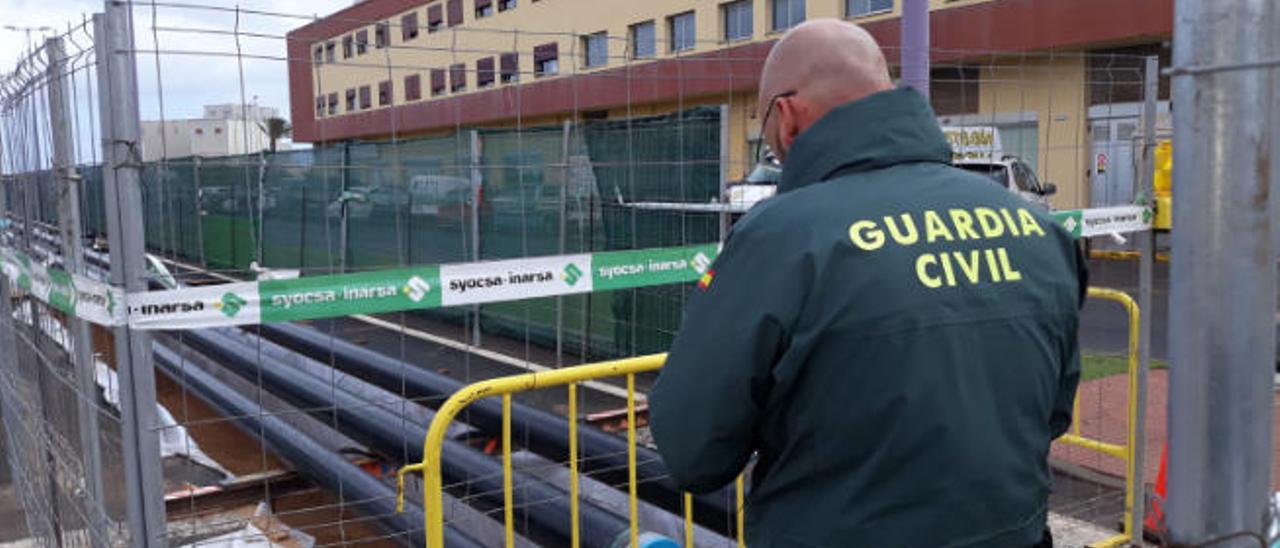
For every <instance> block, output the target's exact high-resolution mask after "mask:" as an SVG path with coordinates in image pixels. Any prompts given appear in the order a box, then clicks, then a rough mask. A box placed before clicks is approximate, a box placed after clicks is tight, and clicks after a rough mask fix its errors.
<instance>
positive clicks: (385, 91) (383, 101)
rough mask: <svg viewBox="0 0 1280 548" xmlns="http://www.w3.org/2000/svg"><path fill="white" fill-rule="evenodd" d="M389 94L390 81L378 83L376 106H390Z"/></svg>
mask: <svg viewBox="0 0 1280 548" xmlns="http://www.w3.org/2000/svg"><path fill="white" fill-rule="evenodd" d="M391 93H392V92H391V80H383V81H381V82H378V106H380V107H385V106H387V105H390V104H391Z"/></svg>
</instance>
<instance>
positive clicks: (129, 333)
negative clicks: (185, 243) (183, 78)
mask: <svg viewBox="0 0 1280 548" xmlns="http://www.w3.org/2000/svg"><path fill="white" fill-rule="evenodd" d="M130 6H131V4H126V3H121V2H117V1H116V0H106V1H105V9H104V13H102V14H95V15H94V17H93V23H94V33H93V35H94V48H95V50H96V51H97V57H98V89H99V98H100V102H101V109H100V113H101V117H102V122H101V127H102V139H103V143H102V158H103V169H102V175H103V186H104V188H105V191H106V192H105V196H106V197H105V199H106V214H107V240H108V245H109V246H110V251H111V285H112V286H114V287H116V288H119V289H123V290H124V291H126V292H142V291H146V290H147V278H146V248H145V240H144V239H143V234H142V228H143V227H142V207H141V206H142V187H141V168H142V158H141V151H140V150H139V146H140V145H141V143H140V140H141V133H142V128H141V122H140V121H139V113H138V82H137V66H136V59H135V57H134V55H135V53H134V49H133V13H132V8H131V7H130ZM126 308H127V305H126ZM130 312H132V311H130ZM114 332H115V341H116V355H115V359H116V370H117V372H118V373H119V377H120V415H121V416H120V422H121V425H122V429H123V431H124V432H123V434H124V435H123V443H124V475H125V487H126V496H127V502H128V515H129V530H130V533H131V535H130V536H131V537H132V538H131V541H132V545H133V546H136V547H138V548H145V547H149V546H163V545H164V544H165V513H164V485H163V483H162V480H163V478H162V474H163V471H162V470H161V467H160V442H159V438H158V434H157V429H158V426H159V424H158V421H157V419H156V385H155V370H154V368H153V366H152V357H151V336H150V335H148V334H147V333H146V332H142V331H134V330H132V329H129V326H128V325H123V326H117V327H116V328H115V329H114Z"/></svg>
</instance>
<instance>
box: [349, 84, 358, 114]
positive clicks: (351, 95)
mask: <svg viewBox="0 0 1280 548" xmlns="http://www.w3.org/2000/svg"><path fill="white" fill-rule="evenodd" d="M355 110H356V90H355V89H354V88H353V89H349V90H347V112H355Z"/></svg>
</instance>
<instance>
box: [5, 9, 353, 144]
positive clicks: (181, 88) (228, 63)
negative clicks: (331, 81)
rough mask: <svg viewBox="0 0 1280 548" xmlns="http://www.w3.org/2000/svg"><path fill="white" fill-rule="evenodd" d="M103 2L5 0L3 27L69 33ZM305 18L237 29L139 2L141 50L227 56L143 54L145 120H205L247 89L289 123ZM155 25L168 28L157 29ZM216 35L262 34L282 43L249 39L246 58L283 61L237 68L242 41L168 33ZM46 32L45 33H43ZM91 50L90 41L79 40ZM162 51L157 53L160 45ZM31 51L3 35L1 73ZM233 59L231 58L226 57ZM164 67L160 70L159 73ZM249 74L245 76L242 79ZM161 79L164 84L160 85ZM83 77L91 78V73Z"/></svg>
mask: <svg viewBox="0 0 1280 548" xmlns="http://www.w3.org/2000/svg"><path fill="white" fill-rule="evenodd" d="M184 1H185V2H187V3H192V4H200V5H207V6H216V7H221V8H229V9H230V10H234V9H235V8H236V7H237V6H239V7H240V8H241V9H245V10H260V11H269V12H278V13H286V14H294V15H300V16H314V15H319V16H324V15H327V14H331V13H333V12H335V11H337V10H339V9H342V8H343V7H346V6H348V5H350V4H351V3H352V2H351V0H250V1H248V2H244V3H240V4H236V3H233V2H228V1H226V0H184ZM102 7H103V3H102V2H101V1H84V0H0V29H3V27H6V26H10V25H13V26H20V27H40V26H51V27H55V28H58V29H60V30H65V29H66V28H67V25H68V24H76V25H78V24H79V23H80V21H81V20H82V17H85V16H88V15H90V14H92V13H93V12H95V11H101V10H102ZM306 23H307V21H306V20H304V19H301V18H281V17H270V16H264V15H245V14H242V15H241V17H240V21H239V25H238V27H237V21H236V14H235V13H234V11H225V12H220V11H213V10H201V9H189V8H183V9H178V8H165V7H160V8H156V9H155V13H154V14H153V9H152V7H151V6H149V5H145V4H137V5H135V8H134V24H135V27H136V29H137V47H138V49H140V50H159V51H161V52H173V51H200V52H216V53H218V54H220V55H209V54H201V55H176V54H173V53H161V54H160V55H159V56H158V59H157V55H156V54H155V53H150V52H147V53H139V54H138V73H139V75H138V76H139V92H140V95H141V105H142V115H143V119H157V118H158V117H159V116H160V115H161V103H162V102H163V115H164V117H165V118H166V119H177V118H190V117H198V116H200V114H201V106H202V105H205V104H215V103H239V102H240V101H241V83H242V82H243V88H244V89H243V96H244V100H245V102H253V101H254V98H255V97H256V98H257V103H258V104H260V105H264V106H272V107H276V108H278V109H280V112H281V114H282V115H283V116H284V117H285V118H288V117H289V108H288V94H289V83H288V75H287V71H286V66H285V63H284V62H283V60H282V59H283V58H284V57H285V41H284V39H283V38H282V37H283V35H284V34H285V33H286V32H288V31H289V30H291V29H294V28H297V27H300V26H302V25H304V24H306ZM155 27H161V29H160V30H156V29H155ZM165 27H169V28H178V27H181V28H197V29H211V30H217V31H222V32H227V33H231V32H233V31H235V30H236V29H237V28H239V30H240V31H241V32H252V33H261V34H267V35H272V36H278V38H256V37H244V36H242V37H241V39H240V49H241V51H242V52H243V53H244V54H245V55H260V56H267V57H271V58H276V59H281V60H262V59H250V58H244V59H242V61H243V67H241V63H239V62H237V57H236V56H235V53H236V51H237V44H236V39H235V36H232V35H218V34H206V33H194V32H189V31H181V32H176V31H169V30H163V28H165ZM37 34H38V33H37ZM78 38H79V39H80V41H81V42H82V43H85V44H87V43H88V38H87V36H83V35H81V36H79V37H78ZM157 43H158V44H159V47H156V44H157ZM25 49H26V35H25V34H24V33H23V32H14V31H11V30H0V73H7V72H10V71H12V70H13V67H14V64H15V63H16V62H17V60H18V59H19V58H20V57H21V56H22V54H23V51H24V50H25ZM223 55H225V56H223ZM157 63H158V65H159V66H158V68H159V70H158V71H157ZM241 70H243V74H244V77H243V78H241V77H240V73H241ZM157 72H158V73H159V77H158V81H159V82H160V83H161V85H159V86H157ZM81 78H85V76H84V75H82V76H81Z"/></svg>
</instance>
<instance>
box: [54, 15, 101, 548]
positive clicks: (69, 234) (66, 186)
mask: <svg viewBox="0 0 1280 548" xmlns="http://www.w3.org/2000/svg"><path fill="white" fill-rule="evenodd" d="M45 52H46V53H47V54H48V56H49V69H48V80H49V88H48V92H49V125H50V128H51V130H52V136H53V176H54V179H55V181H56V182H57V185H58V189H57V190H58V225H59V231H60V232H61V234H60V236H61V238H62V266H63V268H64V269H66V271H67V272H70V273H72V274H76V275H80V276H84V275H85V274H86V272H85V268H84V249H83V241H84V240H83V237H82V234H81V232H80V230H81V228H80V227H81V225H80V175H79V174H78V173H77V171H76V168H75V158H74V151H75V141H74V137H73V136H72V135H71V102H70V97H69V96H68V92H67V89H66V82H67V79H68V78H67V76H66V75H65V72H66V70H67V55H66V52H65V50H64V49H63V45H62V39H61V38H50V39H49V40H47V41H46V42H45ZM67 321H68V323H69V324H70V325H69V327H70V335H71V345H72V348H71V350H72V352H71V359H72V360H73V363H74V365H75V371H76V388H77V390H78V391H79V392H80V398H79V399H78V405H77V407H78V414H79V426H80V452H81V454H80V456H81V459H82V462H83V465H84V489H85V495H86V498H87V499H88V501H89V506H90V511H89V519H90V520H92V521H93V522H94V523H92V524H91V525H92V527H91V529H90V531H92V532H93V533H92V534H90V537H91V538H92V539H93V542H95V544H98V545H104V541H105V535H104V533H105V531H106V524H105V523H104V522H103V521H102V518H103V517H105V516H106V514H105V507H104V506H103V505H102V453H101V450H100V448H99V446H98V441H99V436H98V413H97V410H96V409H95V406H94V404H93V402H96V401H97V399H98V396H97V394H98V384H97V382H96V381H95V380H94V379H95V374H96V368H95V366H94V359H93V337H92V335H91V333H90V331H89V322H86V321H84V320H82V319H80V318H77V317H76V316H75V314H74V313H73V314H69V315H68V317H67Z"/></svg>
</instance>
